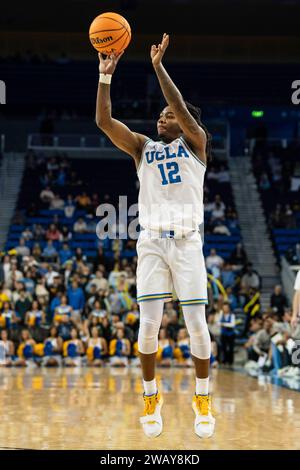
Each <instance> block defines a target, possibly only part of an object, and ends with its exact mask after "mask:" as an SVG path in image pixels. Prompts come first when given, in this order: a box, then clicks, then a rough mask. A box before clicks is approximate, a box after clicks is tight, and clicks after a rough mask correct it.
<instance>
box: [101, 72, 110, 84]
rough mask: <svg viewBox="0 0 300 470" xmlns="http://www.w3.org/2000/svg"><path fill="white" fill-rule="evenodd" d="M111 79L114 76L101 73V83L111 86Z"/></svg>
mask: <svg viewBox="0 0 300 470" xmlns="http://www.w3.org/2000/svg"><path fill="white" fill-rule="evenodd" d="M111 77H112V75H110V74H105V73H100V76H99V83H105V84H106V85H110V83H111Z"/></svg>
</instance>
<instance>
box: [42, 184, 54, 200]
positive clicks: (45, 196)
mask: <svg viewBox="0 0 300 470" xmlns="http://www.w3.org/2000/svg"><path fill="white" fill-rule="evenodd" d="M54 198H55V196H54V193H53V191H52V190H51V188H50V186H46V188H45V189H43V190H42V191H41V193H40V199H41V201H42V202H43V203H44V204H50V203H51V201H52V200H53V199H54Z"/></svg>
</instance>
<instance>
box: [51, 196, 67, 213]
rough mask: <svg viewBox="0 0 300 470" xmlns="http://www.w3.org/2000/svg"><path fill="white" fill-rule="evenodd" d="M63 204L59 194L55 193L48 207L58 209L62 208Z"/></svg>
mask: <svg viewBox="0 0 300 470" xmlns="http://www.w3.org/2000/svg"><path fill="white" fill-rule="evenodd" d="M64 206H65V202H64V200H63V199H62V198H61V197H60V195H59V194H55V195H54V198H52V199H51V201H50V207H49V209H51V210H55V209H56V210H58V209H63V208H64Z"/></svg>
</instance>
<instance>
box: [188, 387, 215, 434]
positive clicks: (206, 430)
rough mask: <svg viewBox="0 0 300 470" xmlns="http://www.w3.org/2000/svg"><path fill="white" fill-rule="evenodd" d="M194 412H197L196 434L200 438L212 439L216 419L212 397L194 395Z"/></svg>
mask: <svg viewBox="0 0 300 470" xmlns="http://www.w3.org/2000/svg"><path fill="white" fill-rule="evenodd" d="M192 407H193V410H194V412H195V415H196V417H195V424H194V429H195V433H196V434H197V436H199V437H203V438H205V437H211V436H212V435H213V433H214V428H215V421H216V420H215V418H214V416H213V411H212V405H211V396H210V395H194V397H193V403H192Z"/></svg>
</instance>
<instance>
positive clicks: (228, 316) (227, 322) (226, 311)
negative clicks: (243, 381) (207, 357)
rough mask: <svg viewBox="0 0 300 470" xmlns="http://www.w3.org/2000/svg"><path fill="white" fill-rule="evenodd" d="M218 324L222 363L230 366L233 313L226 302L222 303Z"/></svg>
mask: <svg viewBox="0 0 300 470" xmlns="http://www.w3.org/2000/svg"><path fill="white" fill-rule="evenodd" d="M220 326H221V338H220V339H221V352H222V363H223V364H228V365H229V366H232V365H233V359H234V338H235V331H234V328H235V315H234V313H232V312H231V310H230V306H229V304H228V302H224V304H223V311H222V313H221V318H220Z"/></svg>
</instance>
